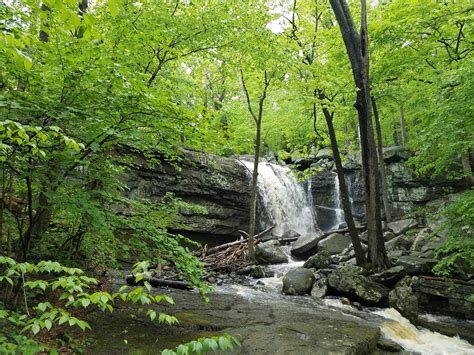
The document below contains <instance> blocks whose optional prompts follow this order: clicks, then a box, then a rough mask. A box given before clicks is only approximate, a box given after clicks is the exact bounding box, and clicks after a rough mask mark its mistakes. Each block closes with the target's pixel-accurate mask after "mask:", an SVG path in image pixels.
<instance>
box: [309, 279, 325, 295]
mask: <svg viewBox="0 0 474 355" xmlns="http://www.w3.org/2000/svg"><path fill="white" fill-rule="evenodd" d="M327 293H328V279H327V278H326V277H321V278H320V279H318V280H316V282H315V283H314V284H313V287H312V288H311V296H313V297H316V298H323V297H324V296H326V295H327Z"/></svg>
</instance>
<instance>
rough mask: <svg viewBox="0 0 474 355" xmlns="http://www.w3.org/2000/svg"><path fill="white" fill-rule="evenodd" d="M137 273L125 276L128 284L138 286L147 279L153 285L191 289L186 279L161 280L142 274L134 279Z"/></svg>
mask: <svg viewBox="0 0 474 355" xmlns="http://www.w3.org/2000/svg"><path fill="white" fill-rule="evenodd" d="M136 277H137V275H128V276H127V279H126V281H127V284H128V285H130V286H139V285H143V284H144V283H145V281H148V282H149V283H150V285H151V286H153V287H170V288H177V289H180V290H191V289H192V287H191V284H190V283H189V282H186V281H179V280H163V279H158V278H156V277H151V278H149V277H147V276H144V277H143V278H142V279H141V280H139V281H136Z"/></svg>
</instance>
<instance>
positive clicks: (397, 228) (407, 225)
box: [388, 218, 418, 235]
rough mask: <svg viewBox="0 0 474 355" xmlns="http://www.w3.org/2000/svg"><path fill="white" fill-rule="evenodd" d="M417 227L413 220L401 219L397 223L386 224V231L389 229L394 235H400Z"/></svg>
mask: <svg viewBox="0 0 474 355" xmlns="http://www.w3.org/2000/svg"><path fill="white" fill-rule="evenodd" d="M417 225H418V222H417V221H415V220H414V219H413V218H409V219H401V220H399V221H394V222H390V223H389V224H388V229H390V230H391V231H392V232H393V233H395V235H400V234H402V233H405V232H406V231H408V230H410V229H412V228H415V227H416V226H417Z"/></svg>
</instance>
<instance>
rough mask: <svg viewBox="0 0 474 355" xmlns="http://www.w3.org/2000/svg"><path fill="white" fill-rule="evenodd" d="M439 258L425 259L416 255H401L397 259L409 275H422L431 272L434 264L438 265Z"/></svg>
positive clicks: (397, 262)
mask: <svg viewBox="0 0 474 355" xmlns="http://www.w3.org/2000/svg"><path fill="white" fill-rule="evenodd" d="M437 262H438V260H436V259H425V258H419V257H416V256H411V255H407V256H401V257H399V258H398V260H397V261H396V265H400V266H403V267H404V268H405V271H406V272H407V274H408V275H421V274H425V275H426V274H431V273H432V269H433V266H435V265H436V263H437Z"/></svg>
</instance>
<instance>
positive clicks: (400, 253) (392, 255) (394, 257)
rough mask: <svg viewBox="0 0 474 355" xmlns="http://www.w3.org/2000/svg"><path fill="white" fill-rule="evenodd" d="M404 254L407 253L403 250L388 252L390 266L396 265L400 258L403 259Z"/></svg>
mask: <svg viewBox="0 0 474 355" xmlns="http://www.w3.org/2000/svg"><path fill="white" fill-rule="evenodd" d="M404 253H406V252H404V251H403V250H393V251H389V250H387V257H388V260H389V261H390V264H392V265H394V264H396V263H397V260H398V258H400V257H402V256H403V254H404Z"/></svg>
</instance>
